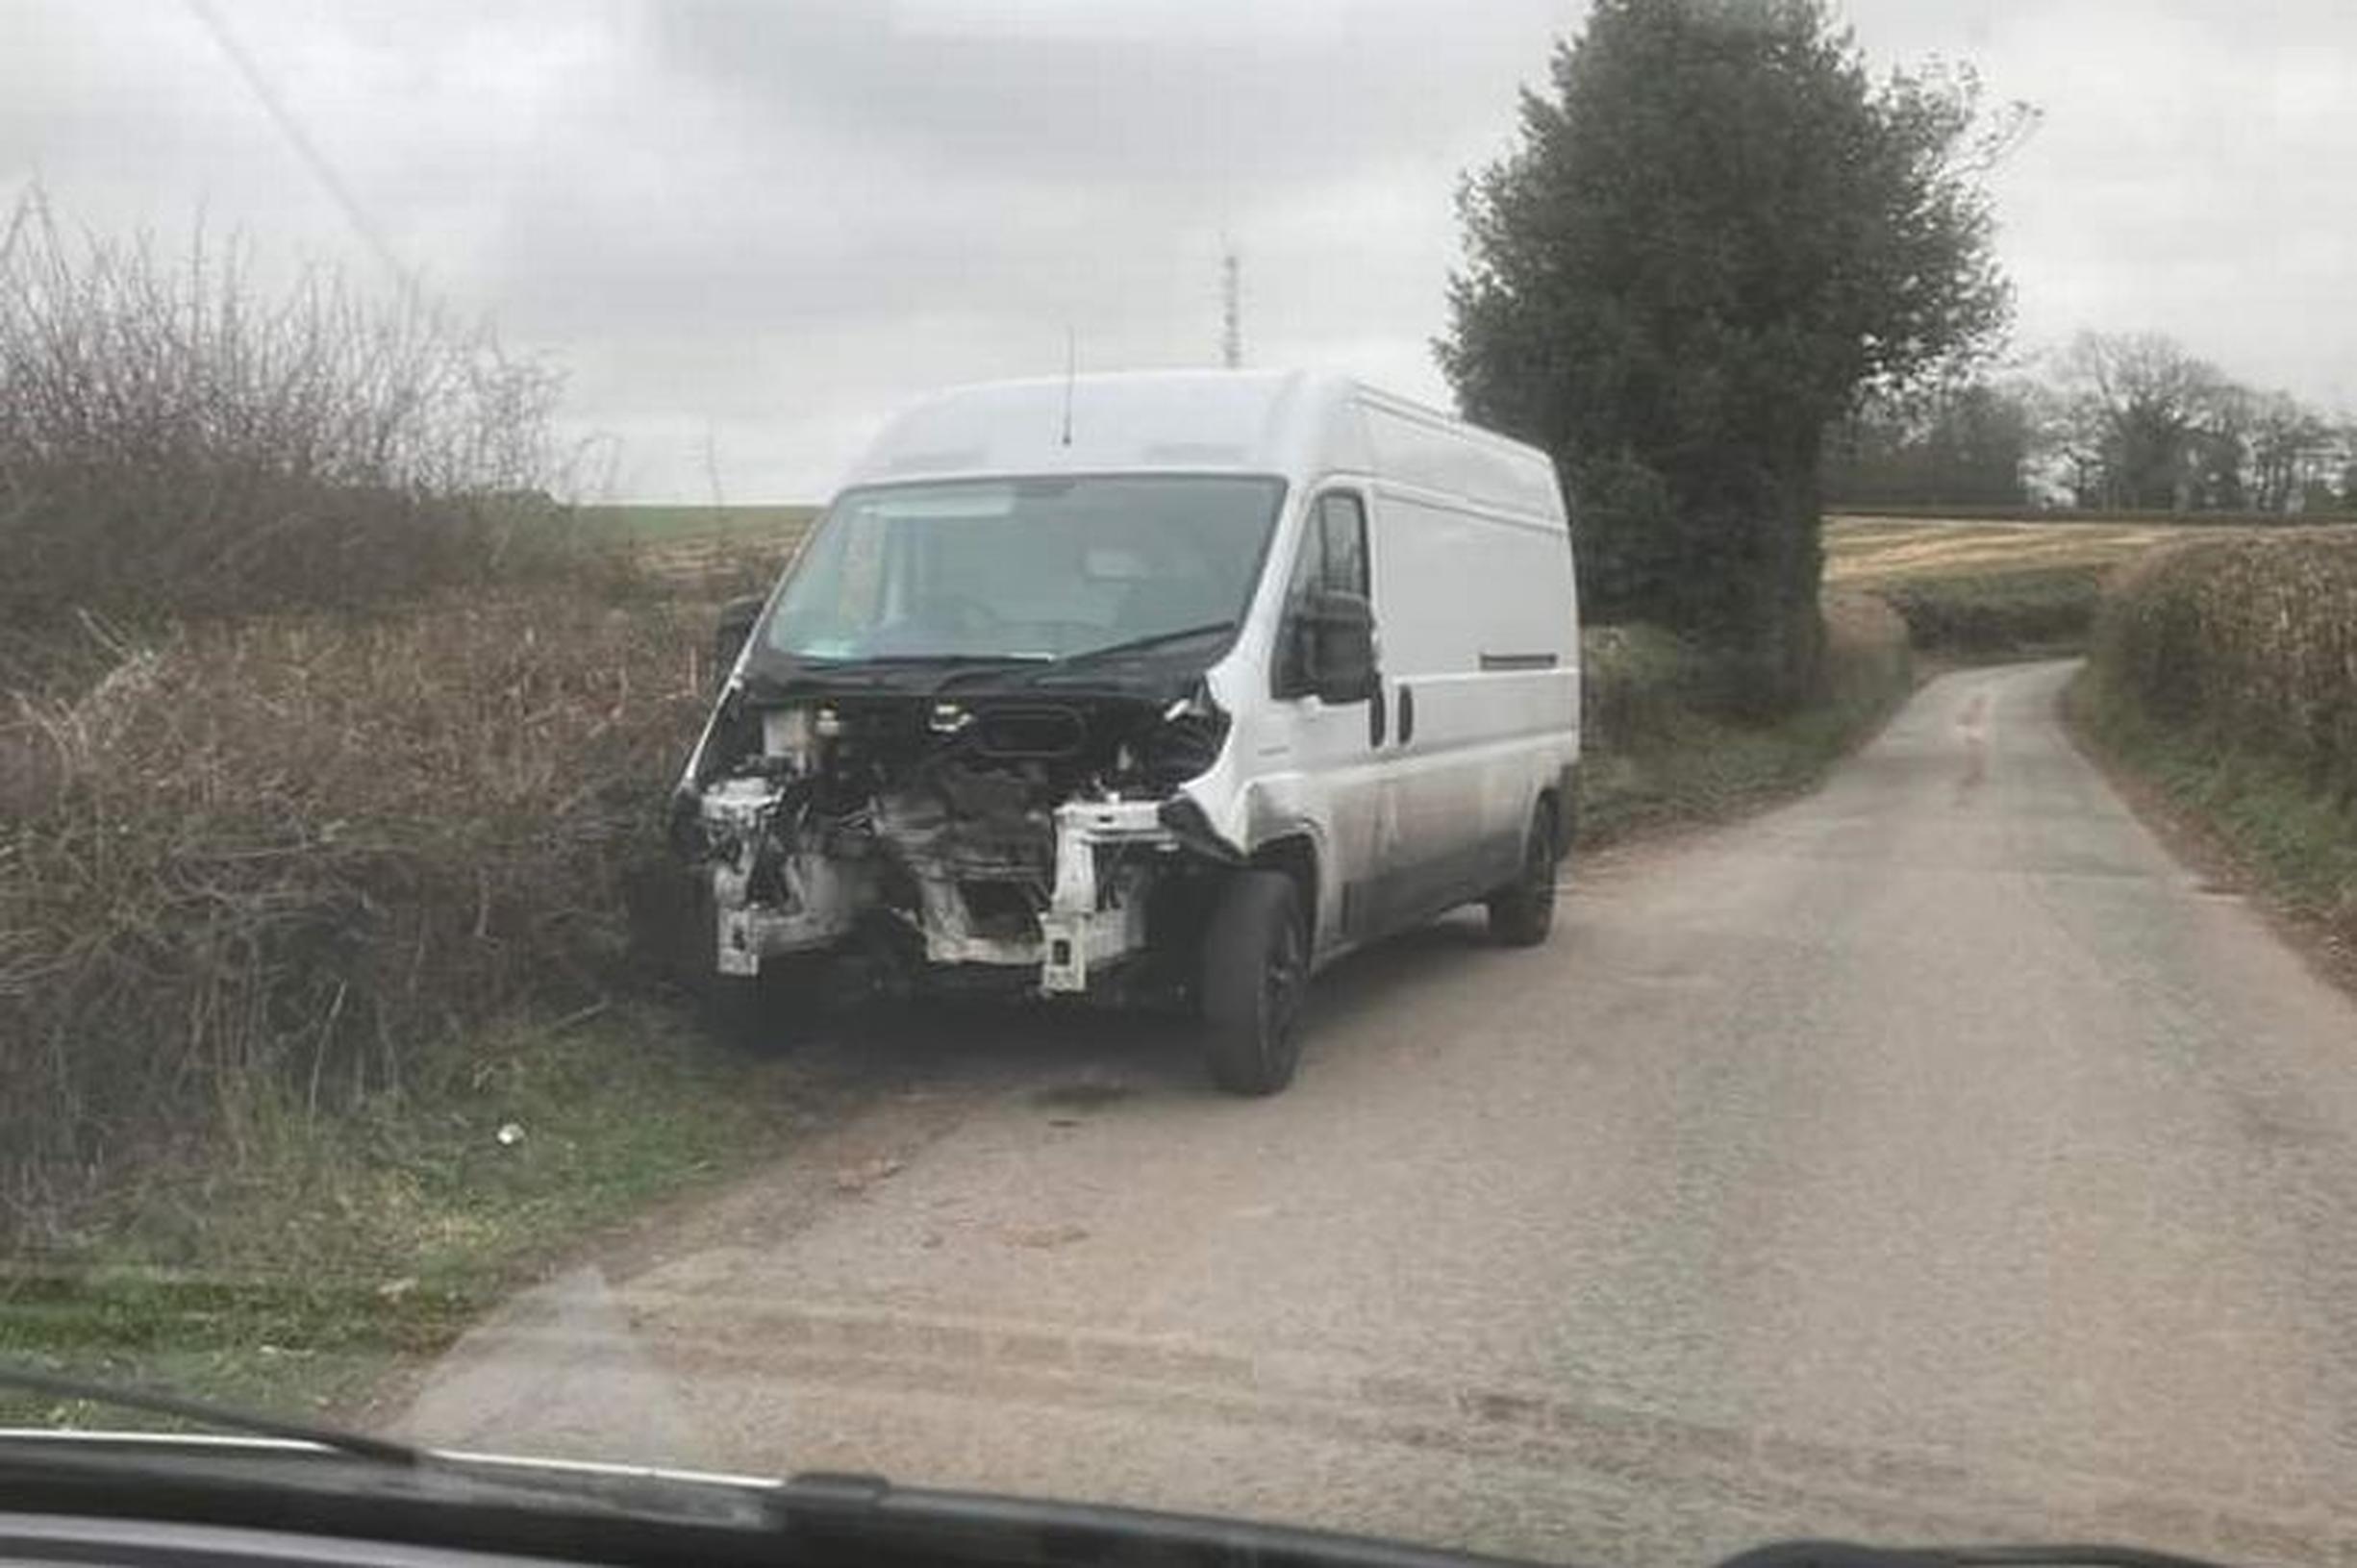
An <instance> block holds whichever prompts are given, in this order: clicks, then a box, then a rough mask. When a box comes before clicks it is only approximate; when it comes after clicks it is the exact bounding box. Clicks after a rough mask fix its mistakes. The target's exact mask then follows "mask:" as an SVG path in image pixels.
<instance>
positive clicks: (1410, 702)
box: [1399, 685, 1416, 746]
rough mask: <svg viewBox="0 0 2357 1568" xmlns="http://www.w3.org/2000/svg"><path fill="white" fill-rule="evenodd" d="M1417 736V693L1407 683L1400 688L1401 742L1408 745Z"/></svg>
mask: <svg viewBox="0 0 2357 1568" xmlns="http://www.w3.org/2000/svg"><path fill="white" fill-rule="evenodd" d="M1415 738H1416V693H1415V692H1413V691H1411V690H1409V689H1408V688H1407V687H1406V686H1405V685H1402V686H1401V687H1400V688H1399V743H1400V744H1401V745H1403V746H1404V745H1406V744H1407V743H1408V742H1409V741H1411V740H1414V739H1415Z"/></svg>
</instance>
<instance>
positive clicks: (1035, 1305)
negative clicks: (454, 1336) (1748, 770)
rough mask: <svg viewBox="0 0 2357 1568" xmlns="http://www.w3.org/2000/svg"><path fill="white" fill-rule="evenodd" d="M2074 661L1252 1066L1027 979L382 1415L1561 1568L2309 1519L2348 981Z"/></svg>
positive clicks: (2332, 1309)
mask: <svg viewBox="0 0 2357 1568" xmlns="http://www.w3.org/2000/svg"><path fill="white" fill-rule="evenodd" d="M2068 676H2069V666H2067V665H2062V664H2042V665H2022V666H2009V667H2005V668H1998V669H1987V670H1978V671H1967V672H1963V673H1959V674H1954V675H1949V676H1946V677H1943V678H1942V679H1941V680H1938V681H1936V682H1934V683H1932V684H1930V685H1928V686H1926V687H1925V688H1924V689H1923V690H1922V691H1921V692H1920V693H1919V694H1918V696H1917V697H1916V699H1915V700H1914V701H1913V703H1912V704H1911V705H1910V706H1909V707H1908V708H1907V709H1905V711H1904V712H1903V713H1902V714H1901V715H1900V716H1899V717H1898V718H1897V720H1896V721H1894V723H1893V725H1892V727H1891V728H1890V729H1889V730H1888V732H1887V733H1886V734H1884V735H1883V736H1882V737H1881V738H1880V739H1879V740H1878V741H1876V742H1875V743H1874V744H1873V745H1872V746H1871V747H1869V748H1868V750H1867V751H1865V752H1864V753H1863V754H1861V755H1860V756H1859V757H1858V758H1856V759H1853V760H1852V761H1851V762H1849V763H1848V764H1846V765H1845V766H1844V767H1843V768H1842V769H1841V770H1840V772H1839V773H1838V774H1837V775H1836V776H1835V777H1834V778H1833V779H1832V780H1831V782H1830V783H1829V784H1827V785H1826V786H1825V787H1824V788H1823V789H1821V790H1820V791H1818V793H1817V794H1815V795H1813V796H1811V797H1810V798H1808V799H1806V800H1804V801H1801V802H1798V803H1795V804H1793V805H1791V806H1788V807H1785V808H1783V809H1778V810H1775V811H1773V812H1770V813H1768V814H1766V815H1764V816H1761V817H1759V818H1756V819H1754V820H1752V821H1749V822H1747V823H1744V824H1742V825H1740V826H1736V827H1732V828H1729V829H1726V830H1723V831H1718V832H1715V833H1711V834H1702V835H1697V836H1695V837H1693V838H1692V839H1689V840H1686V841H1684V842H1681V843H1678V844H1676V845H1673V846H1669V847H1665V848H1656V849H1651V850H1644V851H1639V852H1634V853H1632V854H1630V855H1628V856H1626V857H1623V858H1618V859H1608V860H1607V861H1606V862H1604V863H1602V864H1600V865H1597V866H1594V867H1585V866H1580V867H1574V870H1573V873H1572V877H1571V881H1570V884H1569V891H1568V895H1567V900H1566V902H1565V904H1564V907H1563V908H1562V911H1561V914H1560V918H1559V921H1558V925H1557V929H1556V933H1555V935H1554V938H1553V940H1552V941H1551V942H1550V943H1549V944H1548V945H1547V946H1545V947H1543V948H1541V949H1538V950H1535V951H1527V952H1510V951H1504V950H1500V949H1495V948H1492V947H1489V946H1487V945H1485V944H1484V942H1483V940H1482V938H1481V936H1480V927H1479V923H1478V921H1477V920H1474V919H1470V918H1465V917H1460V918H1459V919H1457V920H1454V921H1451V922H1448V923H1445V924H1443V925H1442V926H1440V927H1437V928H1435V929H1434V930H1432V931H1430V932H1427V933H1419V934H1417V935H1416V936H1413V937H1410V938H1408V939H1405V940H1403V941H1400V942H1396V943H1393V944H1391V945H1389V946H1387V947H1385V948H1383V949H1382V950H1380V951H1378V952H1375V953H1371V954H1367V955H1364V956H1362V957H1360V958H1357V959H1355V960H1353V961H1351V962H1349V963H1347V964H1345V965H1343V966H1342V967H1341V969H1340V970H1339V971H1338V972H1337V973H1335V974H1334V975H1332V976H1331V977H1329V981H1328V983H1326V985H1325V987H1324V990H1323V992H1322V993H1321V995H1320V997H1319V1000H1318V1002H1317V1003H1316V1008H1315V1010H1314V1012H1313V1015H1312V1018H1311V1022H1310V1028H1311V1030H1312V1032H1313V1033H1312V1035H1311V1041H1310V1045H1309V1051H1308V1059H1307V1061H1306V1063H1305V1065H1304V1068H1303V1073H1302V1077H1301V1080H1300V1082H1299V1083H1297V1084H1296V1085H1295V1086H1294V1088H1293V1089H1292V1090H1291V1092H1290V1093H1288V1094H1286V1095H1284V1096H1282V1097H1280V1098H1278V1099H1275V1100H1271V1101H1266V1102H1257V1103H1246V1102H1237V1101H1233V1100H1228V1099H1224V1098H1222V1097H1219V1096H1217V1095H1216V1094H1214V1093H1212V1092H1211V1091H1209V1090H1208V1089H1207V1088H1206V1087H1204V1086H1203V1084H1202V1083H1201V1081H1200V1078H1199V1075H1198V1072H1197V1068H1196V1064H1195V1063H1194V1061H1193V1060H1192V1059H1191V1057H1190V1056H1188V1055H1187V1053H1186V1051H1185V1050H1184V1048H1183V1046H1182V1045H1181V1044H1180V1043H1179V1042H1178V1040H1177V1039H1176V1037H1175V1036H1174V1035H1173V1034H1172V1033H1170V1032H1168V1031H1167V1030H1163V1029H1156V1028H1150V1027H1143V1026H1140V1025H1138V1024H1135V1023H1132V1022H1129V1021H1126V1020H1121V1019H1107V1018H1090V1017H1082V1018H1071V1017H1044V1016H1042V1015H1041V1014H1037V1013H1018V1014H1013V1015H999V1016H995V1017H988V1018H986V1019H985V1020H984V1021H982V1022H981V1023H979V1024H970V1023H969V1024H960V1023H958V1022H956V1021H954V1019H953V1020H952V1021H950V1022H946V1023H945V1022H944V1021H943V1020H942V1019H941V1018H940V1017H936V1018H935V1019H933V1020H932V1021H931V1022H930V1023H929V1024H928V1025H927V1026H925V1027H924V1028H923V1029H904V1030H903V1031H901V1032H899V1033H896V1034H894V1035H893V1036H892V1037H890V1038H886V1039H881V1040H878V1041H875V1042H872V1044H871V1045H870V1046H868V1047H867V1049H870V1050H872V1051H873V1052H875V1053H876V1054H877V1056H878V1058H879V1064H878V1066H877V1068H876V1069H875V1070H877V1071H878V1072H884V1073H888V1074H889V1075H890V1081H891V1082H892V1083H897V1084H903V1085H906V1087H905V1088H903V1089H902V1090H900V1091H899V1092H894V1093H890V1094H886V1095H883V1096H882V1097H881V1098H880V1099H879V1101H878V1102H877V1104H876V1106H875V1107H874V1108H872V1109H870V1110H868V1111H865V1112H864V1113H862V1114H861V1115H860V1116H859V1117H857V1118H856V1119H854V1120H853V1121H852V1122H850V1123H849V1124H847V1125H845V1126H843V1127H841V1128H840V1129H837V1130H834V1131H832V1132H829V1133H828V1134H826V1135H825V1136H824V1137H823V1138H820V1139H818V1140H816V1141H815V1142H814V1143H813V1144H812V1145H810V1146H809V1147H808V1148H807V1149H806V1150H804V1151H803V1152H802V1153H800V1154H797V1155H796V1156H795V1157H793V1158H791V1159H790V1160H788V1161H787V1162H785V1163H783V1164H781V1165H780V1166H778V1167H777V1168H775V1169H774V1170H772V1171H770V1172H768V1173H765V1174H764V1175H763V1176H761V1177H760V1178H758V1179H756V1180H754V1181H753V1182H749V1183H746V1184H745V1185H743V1186H741V1187H740V1188H739V1189H737V1190H734V1191H732V1192H730V1193H728V1194H726V1195H724V1196H722V1197H721V1198H718V1199H716V1200H715V1201H714V1202H713V1203H711V1204H710V1205H708V1206H706V1207H703V1208H701V1209H699V1210H698V1211H696V1212H694V1213H691V1214H689V1215H686V1216H684V1217H683V1218H682V1219H681V1220H680V1222H679V1223H678V1224H677V1225H676V1226H674V1227H672V1228H671V1229H670V1230H669V1231H667V1232H666V1233H665V1234H664V1236H662V1237H661V1238H660V1242H659V1244H656V1245H651V1246H646V1247H642V1248H640V1249H639V1252H638V1253H637V1254H636V1255H634V1256H632V1257H627V1258H616V1259H613V1260H611V1261H610V1262H609V1264H608V1265H607V1266H605V1267H603V1268H584V1269H582V1270H580V1271H577V1272H575V1273H573V1274H570V1275H567V1276H566V1277H564V1279H561V1280H558V1281H556V1282H552V1283H550V1284H549V1285H548V1286H547V1287H545V1288H544V1289H542V1290H540V1291H539V1292H536V1293H534V1294H533V1295H531V1296H528V1297H526V1298H524V1299H522V1300H520V1301H518V1302H517V1303H515V1304H514V1307H513V1308H512V1309H510V1310H509V1311H508V1312H506V1313H504V1314H503V1315H502V1316H501V1317H500V1319H499V1320H497V1321H496V1322H493V1323H491V1324H489V1325H486V1326H485V1327H484V1328H483V1329H482V1330H480V1331H478V1332H476V1333H475V1334H474V1335H472V1336H470V1337H469V1339H468V1340H467V1341H465V1342H464V1343H463V1344H462V1345H461V1346H460V1347H459V1348H458V1350H457V1351H456V1352H454V1353H453V1355H452V1356H450V1357H448V1358H447V1360H446V1361H445V1362H444V1363H443V1364H442V1365H441V1366H440V1367H439V1368H438V1369H437V1371H436V1372H435V1374H434V1375H433V1377H432V1378H431V1380H430V1381H428V1383H427V1385H426V1386H425V1387H424V1389H423V1390H422V1392H421V1393H420V1395H419V1397H418V1400H417V1402H416V1405H415V1406H414V1408H413V1409H412V1410H411V1411H410V1412H409V1415H408V1417H407V1420H406V1422H405V1426H406V1428H407V1430H409V1431H412V1432H414V1433H415V1434H416V1435H419V1436H421V1437H423V1438H426V1439H428V1440H432V1441H439V1442H443V1443H448V1444H453V1445H460V1446H466V1447H473V1448H501V1449H510V1450H515V1451H520V1452H571V1453H581V1454H587V1455H595V1456H603V1457H613V1456H617V1455H620V1456H629V1457H633V1458H640V1459H648V1460H657V1461H662V1462H667V1463H673V1464H683V1465H693V1466H702V1467H706V1468H723V1469H729V1470H738V1471H757V1472H765V1473H774V1472H784V1471H789V1470H801V1469H854V1470H864V1471H876V1472H882V1473H885V1474H888V1475H890V1476H891V1477H893V1478H894V1479H896V1480H901V1481H910V1482H915V1483H926V1484H942V1485H955V1486H968V1487H983V1488H989V1489H994V1490H1010V1491H1022V1492H1033V1493H1045V1494H1051V1495H1058V1496H1066V1497H1078V1498H1087V1499H1095V1500H1106V1501H1117V1502H1128V1503H1140V1504H1148V1505H1155V1506H1173V1507H1184V1508H1190V1509H1204V1510H1212V1511H1218V1512H1227V1513H1242V1514H1250V1515H1257V1516H1263V1517H1269V1518H1275V1519H1280V1520H1286V1521H1291V1522H1300V1523H1310V1524H1316V1525H1323V1526H1330V1527H1336V1528H1342V1529H1348V1530H1354V1531H1370V1532H1374V1533H1380V1534H1392V1535H1403V1536H1408V1537H1411V1538H1417V1539H1423V1540H1432V1541H1438V1542H1442V1543H1446V1544H1451V1545H1463V1546H1470V1547H1475V1548H1480V1549H1486V1550H1491V1551H1497V1552H1507V1553H1514V1554H1520V1555H1530V1556H1544V1557H1550V1558H1558V1559H1568V1560H1573V1561H1577V1562H1582V1563H1588V1564H1596V1565H1604V1564H1617V1563H1630V1564H1634V1563H1647V1564H1653V1563H1699V1562H1703V1561H1706V1560H1709V1559H1711V1558H1713V1557H1714V1556H1718V1555H1720V1554H1723V1553H1725V1552H1727V1551H1730V1550H1733V1549H1735V1548H1737V1547H1740V1546H1743V1545H1745V1544H1749V1543H1752V1542H1755V1541H1758V1540H1760V1539H1762V1538H1766V1537H1770V1536H1778V1535H1793V1534H1810V1535H1828V1534H1864V1535H1868V1536H1872V1537H1877V1538H1885V1539H1889V1538H1900V1537H1935V1538H1944V1539H1955V1538H1959V1537H1983V1536H2007V1537H2021V1536H2029V1537H2045V1538H2084V1537H2100V1538H2113V1539H2134V1540H2141V1541H2144V1542H2148V1543H2150V1544H2154V1545H2160V1546H2166V1547H2173V1548H2176V1549H2179V1550H2200V1551H2208V1552H2211V1553H2214V1554H2217V1555H2219V1556H2228V1557H2231V1558H2235V1559H2237V1560H2242V1561H2251V1562H2293V1561H2309V1560H2319V1558H2327V1557H2329V1558H2332V1559H2333V1560H2343V1559H2342V1558H2341V1557H2340V1556H2339V1555H2340V1554H2343V1553H2350V1552H2357V1547H2352V1546H2351V1544H2350V1543H2352V1542H2357V1006H2353V1005H2352V1004H2351V1003H2350V1002H2349V1001H2348V1000H2347V999H2346V998H2344V996H2343V995H2342V994H2340V993H2339V992H2337V991H2335V990H2333V989H2331V988H2329V987H2328V986H2326V985H2325V984H2323V983H2321V982H2319V980H2317V979H2315V978H2314V977H2312V976H2311V975H2310V974H2309V972H2308V971H2307V970H2306V969H2305V968H2304V967H2303V965H2302V963H2301V961H2300V960H2299V959H2298V958H2296V957H2295V956H2294V954H2292V953H2291V952H2290V951H2289V950H2288V949H2286V948H2285V947H2283V946H2282V945H2281V944H2280V943H2279V942H2278V941H2277V940H2276V939H2275V938H2274V937H2273V936H2272V935H2271V934H2270V933H2269V931H2268V930H2267V929H2266V927H2265V926H2264V925H2263V924H2262V923H2261V921H2260V920H2259V919H2258V918H2257V917H2256V916H2255V915H2254V914H2253V913H2252V912H2251V911H2250V910H2249V909H2248V908H2245V907H2244V905H2243V903H2242V902H2241V901H2240V900H2239V899H2238V898H2236V897H2234V896H2232V895H2231V894H2227V893H2222V892H2219V891H2216V890H2213V889H2211V888H2208V887H2206V886H2205V885H2204V884H2203V883H2202V882H2201V881H2200V879H2199V878H2198V877H2197V876H2196V875H2195V874H2194V873H2193V872H2191V871H2189V870H2187V869H2186V868H2185V867H2183V866H2181V865H2180V864H2178V863H2177V862H2175V861H2174V860H2172V859H2170V858H2169V855H2168V854H2167V853H2166V852H2165V851H2164V850H2163V849H2162V847H2161V846H2160V845H2159V844H2158V843H2157V842H2156V841H2155V840H2154V839H2153V837H2152V836H2151V835H2150V834H2148V833H2147V832H2146V831H2145V830H2144V828H2143V827H2142V826H2140V825H2139V824H2138V823H2137V822H2136V821H2135V820H2134V819H2133V818H2132V817H2131V816H2130V815H2129V814H2128V812H2127V810H2126V809H2125V808H2124V807H2123V806H2122V805H2121V803H2120V802H2119V799H2118V798H2117V796H2116V795H2115V794H2114V793H2113V792H2112V790H2111V789H2110V787H2109V786H2108V785H2107V784H2105V783H2104V781H2103V780H2102V779H2101V777H2100V776H2099V775H2098V774H2097V773H2096V772H2095V771H2094V769H2093V768H2092V767H2090V766H2089V765H2088V763H2087V762H2086V761H2084V760H2083V759H2081V758H2080V757H2079V756H2078V755H2077V754H2076V753H2075V752H2074V751H2073V750H2072V749H2071V747H2070V745H2069V741H2068V740H2067V739H2066V738H2065V736H2064V734H2063V733H2062V731H2061V728H2060V726H2059V723H2058V721H2057V719H2056V717H2055V703H2056V698H2057V694H2058V693H2059V691H2060V689H2061V687H2062V685H2063V684H2064V682H2065V681H2066V680H2067V678H2068Z"/></svg>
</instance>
